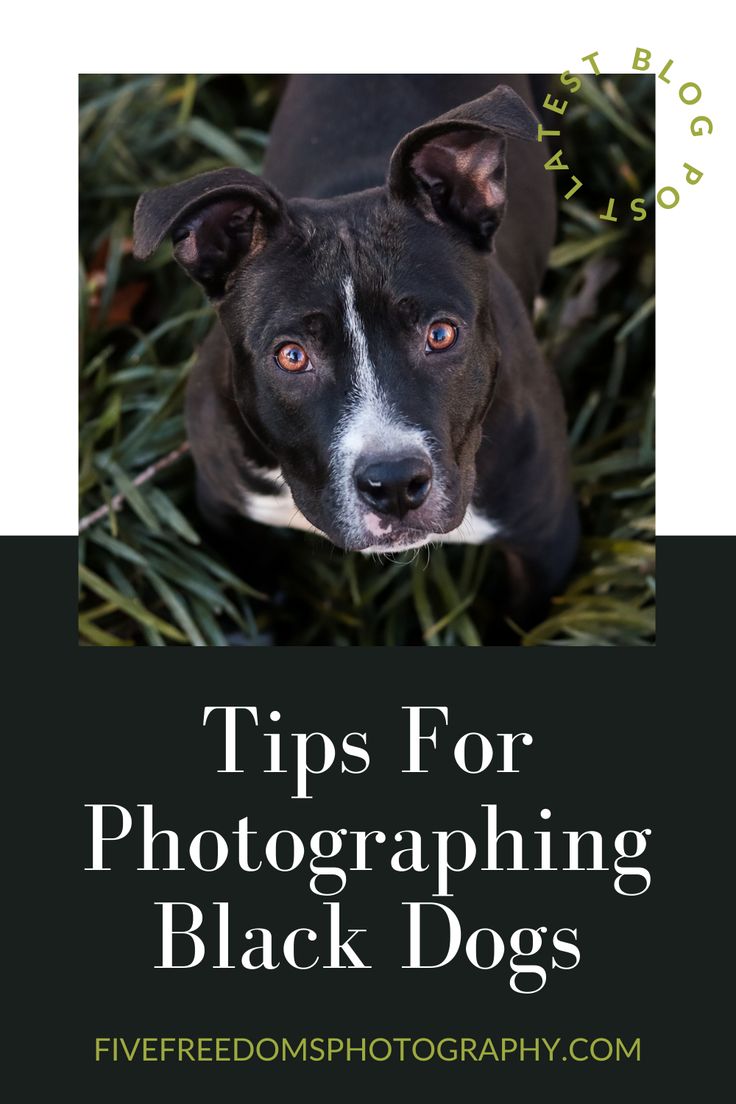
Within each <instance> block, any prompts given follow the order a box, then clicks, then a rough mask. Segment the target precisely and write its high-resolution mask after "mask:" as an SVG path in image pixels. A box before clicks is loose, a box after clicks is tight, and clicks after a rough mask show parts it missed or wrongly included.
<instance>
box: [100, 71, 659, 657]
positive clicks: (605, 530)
mask: <svg viewBox="0 0 736 1104" xmlns="http://www.w3.org/2000/svg"><path fill="white" fill-rule="evenodd" d="M282 86H283V81H282V78H279V77H264V76H259V77H237V76H226V77H213V76H107V75H106V76H85V77H82V78H81V83H80V142H81V148H80V202H81V210H80V227H81V234H80V237H81V242H80V253H81V260H80V283H79V290H80V475H79V494H80V518H81V519H83V520H82V524H81V526H80V529H81V532H80V541H79V556H80V577H79V633H80V641H81V642H82V643H83V644H88V645H102V646H114V647H126V646H131V645H138V644H149V645H171V644H190V645H217V646H226V645H228V644H233V643H236V644H255V645H260V644H337V645H355V644H366V645H392V644H427V645H431V646H442V645H457V644H459V645H469V646H477V645H481V644H483V643H484V642H486V641H487V640H488V637H489V629H490V626H491V624H492V623H493V621H494V618H495V616H496V610H495V607H494V600H493V593H494V582H496V581H497V579H498V572H499V570H500V568H499V559H498V554H497V553H495V552H494V550H493V548H492V547H489V546H483V547H472V546H468V547H463V546H444V547H439V548H437V549H435V550H433V551H432V553H431V556H427V554H426V553H425V552H424V551H422V552H421V553H420V554H419V555H414V554H405V555H404V556H403V557H400V556H397V557H395V559H394V560H388V559H386V558H384V559H382V560H381V561H380V562H379V561H378V560H375V559H371V558H367V557H363V556H361V555H360V554H351V555H345V554H343V553H340V552H338V551H337V550H336V549H334V548H332V547H331V546H330V545H329V544H328V543H327V542H325V541H322V540H321V539H320V538H315V537H309V536H306V535H303V534H298V533H295V532H291V531H288V530H286V531H276V530H272V531H268V530H265V529H264V531H263V541H262V543H263V546H264V548H266V549H267V556H268V559H269V564H270V567H269V571H268V573H267V575H266V577H265V585H264V576H263V572H262V571H261V570H260V569H259V567H258V566H257V564H256V561H255V558H254V557H251V556H250V555H249V550H248V549H245V550H244V553H243V560H242V563H240V564H239V565H238V567H237V570H234V569H233V568H232V565H230V566H229V565H228V564H226V563H225V562H224V561H223V560H222V559H221V558H220V557H219V556H218V555H217V553H216V552H215V551H214V550H213V549H212V548H209V547H208V546H207V545H206V543H205V542H204V540H203V539H202V536H201V534H200V531H199V522H198V518H197V513H196V509H195V507H194V503H193V496H192V484H193V469H192V463H191V460H190V457H189V455H188V452H187V446H186V433H185V428H184V419H183V395H184V389H185V385H186V380H187V375H188V372H189V370H190V368H191V365H192V362H193V358H194V350H195V349H196V346H197V344H198V343H199V342H201V340H202V338H203V337H204V335H205V334H206V333H207V330H208V328H209V326H210V324H211V319H212V314H211V311H210V309H209V308H208V307H207V306H206V304H205V302H204V300H203V298H202V296H201V293H200V292H199V291H198V289H197V288H196V287H195V286H194V285H192V284H191V283H189V281H188V280H187V279H186V278H185V277H184V275H183V274H182V273H181V272H180V271H179V269H178V268H177V267H176V266H175V265H173V264H171V263H170V255H169V254H167V252H166V250H162V251H161V254H160V255H157V256H156V257H155V258H154V259H153V260H152V261H150V262H148V263H146V264H140V263H138V262H136V261H134V260H133V258H132V256H131V252H130V249H131V243H130V232H131V217H132V211H133V207H134V205H135V201H136V199H137V197H138V195H139V194H140V193H141V192H142V191H145V190H146V189H148V188H150V187H152V186H155V185H160V184H165V183H169V182H173V181H175V180H178V179H181V178H182V177H184V176H187V175H191V174H193V173H194V172H201V171H205V170H207V169H212V168H217V167H220V166H222V165H224V164H237V165H241V166H243V167H244V168H247V169H250V170H251V171H256V172H257V171H258V167H259V164H260V162H261V159H262V154H263V150H264V148H265V146H266V144H267V141H268V126H269V123H270V120H271V118H272V115H273V112H274V110H275V108H276V105H277V103H278V98H279V94H280V91H281V88H282ZM550 90H551V91H552V93H553V95H554V94H555V90H554V87H553V88H552V89H550ZM558 95H559V93H558ZM653 135H654V94H653V88H652V82H651V80H649V79H646V78H641V77H635V76H629V77H612V78H600V80H599V81H598V82H594V81H593V79H592V78H586V81H585V84H584V87H583V88H582V89H581V91H580V93H579V94H578V95H577V96H575V97H572V100H571V106H570V108H569V109H568V112H567V115H566V126H565V131H564V133H563V137H562V139H561V141H562V143H563V149H564V155H565V156H564V158H563V160H564V161H565V162H566V163H567V164H569V165H570V168H571V171H573V172H574V173H575V175H576V176H577V177H578V178H579V179H581V180H582V181H583V184H584V186H583V187H582V188H581V189H579V190H578V191H577V192H576V193H575V195H574V196H572V197H571V198H570V199H569V200H564V199H562V195H563V194H564V192H565V191H567V190H569V188H570V187H571V178H570V174H569V173H567V172H560V173H556V174H555V176H556V178H557V183H558V187H559V191H560V197H561V198H560V223H559V235H558V244H557V245H556V246H555V248H554V250H553V253H552V256H551V258H550V268H549V272H548V276H547V279H546V281H545V285H544V287H543V289H542V295H541V296H540V298H539V301H538V303H537V310H536V319H535V324H536V328H537V333H538V337H539V340H540V343H541V345H542V347H543V348H544V350H545V353H546V355H547V357H548V359H549V360H550V362H551V363H552V364H553V365H554V367H555V370H556V371H557V372H558V374H559V376H560V379H561V381H562V385H563V388H564V391H565V396H566V401H567V408H568V412H569V420H570V441H571V448H572V455H573V465H574V480H575V485H576V489H577V493H578V496H579V500H580V504H581V511H582V518H583V529H584V537H583V543H582V548H581V552H580V557H579V562H578V565H577V567H576V570H575V573H574V576H573V578H572V580H571V582H570V584H569V586H568V588H567V590H566V591H565V593H564V594H561V595H559V596H558V597H557V598H556V599H555V602H554V604H553V607H552V609H551V610H550V613H549V616H548V617H547V619H546V620H545V621H543V622H542V623H541V624H538V625H536V626H534V627H533V628H532V629H531V630H529V631H527V632H526V633H521V632H519V639H520V643H521V644H523V645H526V646H536V645H542V644H544V645H554V646H580V645H622V644H623V645H648V644H651V643H652V642H653V640H654V627H655V624H654V617H655V612H654V611H655V583H654V562H655V556H654V399H653V388H654V326H653V318H654V316H653V306H654V298H653V296H654V216H653V211H652V205H653V202H654V145H653ZM636 196H643V197H644V199H645V203H646V209H647V212H648V217H647V219H646V220H645V221H640V222H634V221H633V216H632V214H631V212H629V210H628V207H629V203H630V201H631V200H632V199H633V198H634V197H636ZM609 197H615V199H616V206H615V210H614V214H615V215H616V216H618V221H617V222H615V223H613V222H608V221H604V220H601V218H600V217H599V216H600V215H601V214H604V213H605V212H606V209H607V207H608V201H609ZM111 506H112V508H111ZM260 543H261V542H260V541H259V544H260ZM262 555H263V553H262V550H261V556H262Z"/></svg>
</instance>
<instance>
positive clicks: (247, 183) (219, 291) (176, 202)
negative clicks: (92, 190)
mask: <svg viewBox="0 0 736 1104" xmlns="http://www.w3.org/2000/svg"><path fill="white" fill-rule="evenodd" d="M284 213H285V205H284V201H283V200H282V199H281V197H280V196H279V194H278V193H277V192H276V191H274V190H273V189H272V188H270V187H269V186H268V185H267V184H266V183H264V181H263V180H261V179H260V178H259V177H257V176H254V175H253V174H252V173H249V172H246V171H245V169H234V168H231V169H217V170H216V171H215V172H208V173H202V174H201V175H199V176H194V177H192V178H191V179H190V180H183V181H181V183H179V184H172V185H171V186H170V187H166V188H157V189H156V190H155V191H153V192H146V193H145V194H144V195H142V196H141V198H140V199H139V200H138V204H137V206H136V209H135V216H134V219H133V252H134V255H135V256H136V257H137V258H138V259H139V260H146V259H147V258H148V257H150V256H151V254H152V253H153V252H154V251H155V250H156V249H158V247H159V245H160V244H161V242H162V241H163V240H164V238H165V237H166V235H167V234H171V238H172V241H173V243H174V257H175V258H176V260H177V261H178V262H179V264H180V265H181V266H182V268H183V269H184V270H185V272H187V273H188V274H189V275H190V276H191V277H192V279H193V280H196V281H197V283H198V284H201V285H202V287H203V288H204V290H205V291H206V293H207V295H208V296H209V297H210V298H211V299H219V298H220V297H221V296H222V295H223V293H224V291H225V287H226V284H227V279H228V277H229V276H230V274H231V273H232V271H233V270H234V269H235V267H236V266H237V265H238V263H239V262H240V261H241V260H242V259H243V258H244V257H245V256H246V255H251V256H253V255H255V253H257V252H259V251H260V250H261V249H262V248H263V246H264V244H265V242H266V240H267V237H268V234H269V231H270V230H272V229H273V227H274V226H275V225H276V224H277V223H278V222H279V220H280V219H281V218H282V217H283V216H284Z"/></svg>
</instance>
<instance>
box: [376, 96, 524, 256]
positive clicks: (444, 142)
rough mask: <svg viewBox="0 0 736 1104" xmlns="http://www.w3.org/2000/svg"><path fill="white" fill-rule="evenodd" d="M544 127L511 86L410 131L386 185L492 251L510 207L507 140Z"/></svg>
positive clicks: (433, 218)
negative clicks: (507, 206) (495, 238)
mask: <svg viewBox="0 0 736 1104" xmlns="http://www.w3.org/2000/svg"><path fill="white" fill-rule="evenodd" d="M537 127H538V123H537V120H536V119H535V117H534V115H533V114H532V113H531V111H530V110H529V108H528V107H527V106H526V104H525V103H524V101H523V100H522V99H521V97H520V96H518V95H517V94H516V92H514V91H513V90H512V89H511V88H509V87H508V86H507V85H505V84H499V85H498V86H497V87H496V88H494V89H493V91H492V92H489V93H488V95H486V96H481V97H480V99H477V100H472V101H471V102H470V103H466V104H463V105H462V106H461V107H458V108H455V109H454V110H453V111H449V112H448V113H447V114H446V115H441V116H440V117H439V118H438V119H433V120H432V122H431V123H427V124H426V125H425V126H422V127H419V128H418V130H413V131H411V133H410V134H407V135H406V137H405V138H402V140H401V141H400V142H399V144H398V146H397V147H396V149H395V150H394V153H393V156H392V157H391V164H390V166H389V175H388V186H389V189H390V190H391V192H392V193H393V195H394V196H396V197H397V198H398V199H401V200H402V201H404V202H407V203H410V204H412V205H413V206H415V207H416V208H417V209H418V210H419V211H420V212H421V213H422V214H423V215H424V217H425V218H428V219H430V220H431V221H433V222H437V221H440V222H450V223H454V224H455V225H458V226H461V227H462V228H463V229H464V230H466V231H467V232H468V233H469V234H470V236H471V238H472V240H473V242H474V244H475V245H476V246H477V247H478V248H480V249H490V248H491V245H492V241H493V235H494V233H495V232H496V230H497V229H498V225H499V223H500V221H501V218H502V217H503V212H504V208H505V205H506V138H507V137H510V138H524V139H526V140H527V141H532V140H535V139H536V138H537Z"/></svg>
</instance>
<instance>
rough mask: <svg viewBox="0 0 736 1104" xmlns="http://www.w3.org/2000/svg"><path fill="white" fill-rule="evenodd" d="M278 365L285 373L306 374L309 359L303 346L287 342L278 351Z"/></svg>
mask: <svg viewBox="0 0 736 1104" xmlns="http://www.w3.org/2000/svg"><path fill="white" fill-rule="evenodd" d="M276 363H277V364H278V366H279V368H283V369H284V371H285V372H304V371H306V369H307V368H308V367H309V357H308V356H307V354H306V351H305V350H304V349H303V348H302V347H301V345H297V343H296V342H295V341H287V342H286V344H285V345H279V347H278V349H277V350H276Z"/></svg>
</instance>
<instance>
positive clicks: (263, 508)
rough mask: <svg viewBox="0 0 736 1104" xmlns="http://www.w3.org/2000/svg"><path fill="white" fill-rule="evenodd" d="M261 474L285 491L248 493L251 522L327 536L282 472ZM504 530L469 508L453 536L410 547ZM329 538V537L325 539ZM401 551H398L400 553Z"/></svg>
mask: <svg viewBox="0 0 736 1104" xmlns="http://www.w3.org/2000/svg"><path fill="white" fill-rule="evenodd" d="M261 474H264V475H267V476H268V478H270V479H273V480H274V482H276V481H278V482H280V483H281V489H280V491H279V493H278V494H272V495H266V494H254V493H253V492H252V491H246V492H245V494H244V496H243V513H244V514H245V516H246V517H249V518H250V519H251V521H258V522H260V523H261V525H273V526H276V527H277V528H286V529H299V530H301V531H302V532H305V533H316V534H317V535H318V536H320V537H325V534H324V533H323V532H322V530H321V529H318V528H317V527H316V525H312V523H311V521H307V519H306V518H305V516H304V514H303V513H302V512H301V510H300V509H299V507H298V506H297V505H296V504H295V502H294V499H293V498H292V495H291V491H290V490H289V488H288V487H287V485H286V483H284V482H283V477H282V475H281V472H280V470H278V469H276V470H274V471H269V472H267V473H266V472H263V473H261ZM500 531H501V527H500V526H499V525H498V524H497V523H496V522H495V521H492V520H491V519H490V518H487V517H484V516H483V514H480V513H479V512H478V511H477V510H476V509H475V507H474V506H469V507H468V509H467V510H466V511H465V517H464V518H463V520H462V521H461V523H460V525H458V527H457V529H453V530H451V532H449V533H428V534H427V537H426V539H425V540H423V541H421V542H419V543H417V544H413V545H407V546H406V547H407V548H421V547H422V545H424V544H435V543H441V544H485V542H486V541H489V540H492V539H493V537H496V536H498V534H499V532H500ZM327 539H328V538H327V537H325V540H327ZM398 550H399V549H397V551H398ZM363 551H364V552H386V551H390V549H386V548H385V547H384V548H365V549H363Z"/></svg>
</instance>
